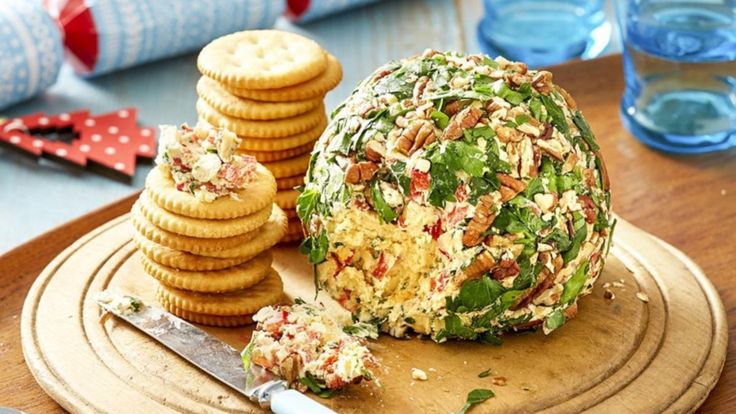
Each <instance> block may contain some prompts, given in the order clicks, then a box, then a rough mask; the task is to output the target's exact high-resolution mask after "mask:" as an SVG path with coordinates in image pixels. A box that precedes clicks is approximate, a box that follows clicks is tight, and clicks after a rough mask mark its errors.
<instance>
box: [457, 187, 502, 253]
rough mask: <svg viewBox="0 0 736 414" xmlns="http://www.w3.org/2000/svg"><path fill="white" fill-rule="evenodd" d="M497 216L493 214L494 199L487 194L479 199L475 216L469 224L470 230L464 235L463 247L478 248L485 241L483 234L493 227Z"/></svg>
mask: <svg viewBox="0 0 736 414" xmlns="http://www.w3.org/2000/svg"><path fill="white" fill-rule="evenodd" d="M495 219H496V214H495V213H494V212H493V197H492V196H491V195H490V194H486V195H484V196H483V197H481V198H480V199H478V205H477V206H476V207H475V214H473V218H472V219H471V220H470V223H468V228H466V229H465V233H464V234H463V245H464V246H466V247H472V246H477V245H479V244H480V242H481V241H483V233H484V232H485V231H486V230H488V228H489V227H491V224H493V220H495Z"/></svg>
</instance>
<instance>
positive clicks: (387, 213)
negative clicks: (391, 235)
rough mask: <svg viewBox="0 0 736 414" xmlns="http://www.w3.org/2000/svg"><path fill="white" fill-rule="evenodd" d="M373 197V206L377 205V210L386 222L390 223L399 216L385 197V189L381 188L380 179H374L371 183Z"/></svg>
mask: <svg viewBox="0 0 736 414" xmlns="http://www.w3.org/2000/svg"><path fill="white" fill-rule="evenodd" d="M371 199H372V200H373V207H375V209H376V212H377V213H378V215H379V217H381V220H383V221H384V222H386V223H390V222H392V221H394V220H395V219H396V218H397V217H398V216H399V215H398V214H396V212H395V211H394V210H393V209H392V208H391V206H389V205H388V203H387V202H386V200H385V199H384V198H383V191H382V190H381V184H380V180H378V179H375V180H373V183H371Z"/></svg>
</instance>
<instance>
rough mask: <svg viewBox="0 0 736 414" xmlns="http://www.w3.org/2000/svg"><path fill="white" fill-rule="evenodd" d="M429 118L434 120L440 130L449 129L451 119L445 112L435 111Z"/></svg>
mask: <svg viewBox="0 0 736 414" xmlns="http://www.w3.org/2000/svg"><path fill="white" fill-rule="evenodd" d="M429 117H430V118H432V119H433V120H434V123H435V125H437V127H438V128H440V129H445V128H446V127H447V124H449V123H450V117H448V116H447V115H445V113H444V112H440V111H436V110H435V111H432V112H431V113H430V114H429Z"/></svg>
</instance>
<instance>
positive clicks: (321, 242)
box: [299, 230, 329, 264]
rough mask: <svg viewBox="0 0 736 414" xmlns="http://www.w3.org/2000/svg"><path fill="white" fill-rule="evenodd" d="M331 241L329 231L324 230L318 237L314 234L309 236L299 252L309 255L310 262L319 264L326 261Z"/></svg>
mask: <svg viewBox="0 0 736 414" xmlns="http://www.w3.org/2000/svg"><path fill="white" fill-rule="evenodd" d="M328 247H329V241H328V240H327V232H325V231H324V230H322V232H321V233H320V234H319V236H317V237H316V238H315V237H314V236H310V237H307V238H306V239H305V240H304V241H303V242H302V244H301V245H299V252H301V253H302V254H305V255H307V258H308V259H309V263H312V264H319V263H322V262H324V261H325V258H326V257H327V248H328Z"/></svg>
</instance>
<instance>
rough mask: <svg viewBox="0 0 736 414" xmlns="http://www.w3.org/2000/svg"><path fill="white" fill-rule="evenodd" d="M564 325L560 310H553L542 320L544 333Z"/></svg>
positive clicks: (563, 316)
mask: <svg viewBox="0 0 736 414" xmlns="http://www.w3.org/2000/svg"><path fill="white" fill-rule="evenodd" d="M564 324H565V314H564V312H562V309H555V310H554V311H553V312H552V313H550V314H549V316H547V318H546V319H545V320H544V327H545V329H546V332H551V331H554V330H555V329H557V328H559V327H560V326H562V325H564Z"/></svg>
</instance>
